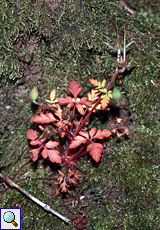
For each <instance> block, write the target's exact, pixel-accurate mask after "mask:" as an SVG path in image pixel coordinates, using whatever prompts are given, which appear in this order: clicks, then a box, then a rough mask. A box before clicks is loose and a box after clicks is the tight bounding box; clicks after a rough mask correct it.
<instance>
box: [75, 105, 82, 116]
mask: <svg viewBox="0 0 160 230" xmlns="http://www.w3.org/2000/svg"><path fill="white" fill-rule="evenodd" d="M76 108H77V110H78V112H79V113H80V114H81V115H84V108H83V106H82V105H80V104H76Z"/></svg>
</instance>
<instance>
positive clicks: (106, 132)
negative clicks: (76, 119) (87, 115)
mask: <svg viewBox="0 0 160 230" xmlns="http://www.w3.org/2000/svg"><path fill="white" fill-rule="evenodd" d="M96 131H97V133H96ZM111 134H112V133H111V131H109V130H107V129H103V130H102V131H101V129H98V130H97V129H96V128H95V127H93V128H91V130H90V131H89V135H90V137H91V139H94V138H97V139H100V140H103V138H104V137H109V136H110V135H111Z"/></svg>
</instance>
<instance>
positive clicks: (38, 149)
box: [29, 146, 42, 161]
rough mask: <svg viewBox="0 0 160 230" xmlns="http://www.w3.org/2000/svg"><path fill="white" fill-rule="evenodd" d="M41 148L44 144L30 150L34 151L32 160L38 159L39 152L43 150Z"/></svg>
mask: <svg viewBox="0 0 160 230" xmlns="http://www.w3.org/2000/svg"><path fill="white" fill-rule="evenodd" d="M41 148H42V146H40V147H39V148H37V149H32V150H30V151H29V152H31V153H32V160H33V161H36V160H37V159H38V154H39V151H40V150H41Z"/></svg>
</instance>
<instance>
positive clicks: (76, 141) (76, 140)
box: [69, 135, 87, 149]
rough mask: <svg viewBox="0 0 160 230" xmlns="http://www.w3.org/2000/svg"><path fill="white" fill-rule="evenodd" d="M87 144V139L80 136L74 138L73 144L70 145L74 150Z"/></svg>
mask: <svg viewBox="0 0 160 230" xmlns="http://www.w3.org/2000/svg"><path fill="white" fill-rule="evenodd" d="M86 142H87V138H85V137H82V136H79V135H78V136H76V137H75V138H74V140H72V142H71V144H70V145H69V148H70V149H74V148H76V147H78V146H80V145H81V144H85V143H86Z"/></svg>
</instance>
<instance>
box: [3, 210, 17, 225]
mask: <svg viewBox="0 0 160 230" xmlns="http://www.w3.org/2000/svg"><path fill="white" fill-rule="evenodd" d="M3 219H4V221H5V222H7V223H12V224H13V225H14V226H15V227H17V226H18V224H17V223H16V222H15V221H14V220H15V215H14V213H13V212H11V211H7V212H5V213H4V215H3Z"/></svg>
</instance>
